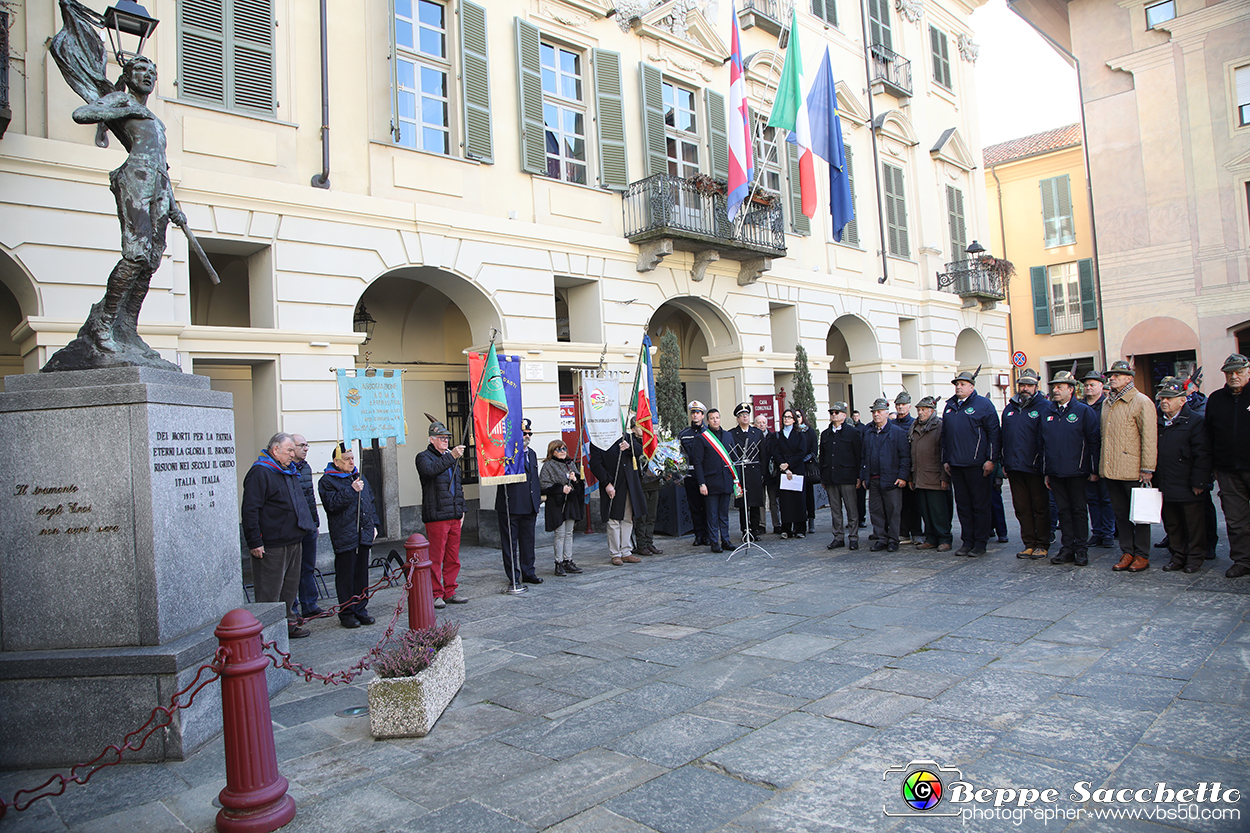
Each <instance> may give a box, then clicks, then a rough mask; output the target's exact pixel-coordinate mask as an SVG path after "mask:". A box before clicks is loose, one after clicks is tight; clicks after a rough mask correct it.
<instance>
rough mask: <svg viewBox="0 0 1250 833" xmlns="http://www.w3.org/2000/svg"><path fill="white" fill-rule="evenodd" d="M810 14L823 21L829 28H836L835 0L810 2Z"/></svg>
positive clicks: (836, 7)
mask: <svg viewBox="0 0 1250 833" xmlns="http://www.w3.org/2000/svg"><path fill="white" fill-rule="evenodd" d="M812 14H814V15H815V16H816V17H818V18H820V19H821V20H823V21H824V22H825V23H828V24H829V25H830V26H837V25H838V5H837V0H812Z"/></svg>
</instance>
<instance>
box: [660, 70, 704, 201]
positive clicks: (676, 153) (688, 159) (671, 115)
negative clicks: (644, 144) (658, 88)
mask: <svg viewBox="0 0 1250 833" xmlns="http://www.w3.org/2000/svg"><path fill="white" fill-rule="evenodd" d="M663 91H664V146H665V149H666V151H667V154H668V172H669V174H670V175H672V176H679V177H682V178H683V179H689V178H690V177H692V176H694V175H695V174H697V173H699V121H698V113H697V111H696V108H695V102H697V101H698V93H697V92H696V91H695V90H692V89H690V88H688V87H683V86H681V85H679V84H676V83H674V82H672V81H668V80H665V81H664V83H663Z"/></svg>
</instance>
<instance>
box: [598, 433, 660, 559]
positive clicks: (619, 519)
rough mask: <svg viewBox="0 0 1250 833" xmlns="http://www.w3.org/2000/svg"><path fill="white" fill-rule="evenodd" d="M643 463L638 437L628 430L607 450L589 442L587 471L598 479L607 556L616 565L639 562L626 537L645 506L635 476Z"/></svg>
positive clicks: (644, 457) (628, 538)
mask: <svg viewBox="0 0 1250 833" xmlns="http://www.w3.org/2000/svg"><path fill="white" fill-rule="evenodd" d="M633 427H634V426H633V425H631V426H630V428H631V429H632V428H633ZM646 464H647V458H646V456H645V455H644V454H643V451H642V440H640V439H639V438H638V437H636V436H634V434H633V433H632V431H631V433H628V434H623V435H622V436H621V438H620V439H619V440H617V441H616V442H614V443H613V444H612V445H610V446H609V447H608V448H607V450H603V449H600V448H599V446H597V445H595V444H594V443H591V444H590V470H591V471H592V472H594V475H595V480H597V481H599V510H600V512H601V513H602V514H601V517H602V518H603V519H604V520H605V521H606V522H607V525H608V557H609V558H610V559H611V560H612V564H613V565H615V566H617V567H619V566H621V565H622V564H637V563H638V562H639V561H642V559H641V558H639V557H638V556H636V555H634V554H633V553H631V552H630V549H632V547H631V544H630V538H632V537H633V534H634V515H635V514H637V513H638V512H639V511H641V510H642V509H643V508H644V507H645V506H646V501H647V496H646V495H645V494H643V491H642V478H641V476H640V475H639V472H640V471H641V469H642V467H643V466H645V465H646Z"/></svg>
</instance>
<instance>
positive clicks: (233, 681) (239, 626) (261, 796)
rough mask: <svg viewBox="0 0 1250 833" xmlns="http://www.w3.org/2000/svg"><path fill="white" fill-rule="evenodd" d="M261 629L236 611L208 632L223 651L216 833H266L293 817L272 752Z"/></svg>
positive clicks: (290, 800) (284, 782)
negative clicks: (222, 770)
mask: <svg viewBox="0 0 1250 833" xmlns="http://www.w3.org/2000/svg"><path fill="white" fill-rule="evenodd" d="M262 630H263V628H262V626H261V624H260V622H259V620H257V618H256V617H255V616H253V615H252V614H250V613H248V612H247V611H246V610H242V609H239V610H232V611H230V612H229V613H227V614H226V615H225V616H223V617H221V624H220V625H218V626H217V629H216V630H215V631H213V633H214V634H215V635H216V636H217V640H218V642H219V643H220V644H221V647H222V648H225V649H226V652H227V653H226V661H225V665H224V666H223V667H222V669H221V722H222V732H223V739H224V740H225V744H226V788H225V789H224V790H222V791H221V793H220V794H219V795H218V796H217V798H218V800H219V801H220V802H221V807H222V810H221V812H220V813H218V814H217V830H218V831H220V833H269V831H271V830H277V829H278V828H279V827H282V826H283V825H284V824H286V823H287V822H289V821H290V820H291V819H293V818H295V800H294V799H293V798H291V797H290V796H289V795H287V794H286V788H287V780H286V779H285V778H283V777H282V774H281V773H279V772H278V757H277V754H276V753H275V752H274V746H273V722H272V720H271V718H270V716H269V689H268V687H267V686H266V684H265V669H266V668H268V667H269V658H268V657H266V656H265V652H264V648H263V647H262V645H261V638H260V634H261V631H262Z"/></svg>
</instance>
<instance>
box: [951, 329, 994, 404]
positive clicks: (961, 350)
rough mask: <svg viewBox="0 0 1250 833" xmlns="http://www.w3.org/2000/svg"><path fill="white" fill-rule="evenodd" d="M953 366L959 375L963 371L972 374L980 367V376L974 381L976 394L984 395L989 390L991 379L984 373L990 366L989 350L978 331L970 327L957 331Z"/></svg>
mask: <svg viewBox="0 0 1250 833" xmlns="http://www.w3.org/2000/svg"><path fill="white" fill-rule="evenodd" d="M955 364H956V365H957V366H958V370H957V371H956V372H959V373H962V372H963V371H965V370H967V371H968V372H970V373H972V372H975V371H976V369H977V368H978V367H980V368H981V374H980V375H979V376H977V381H976V388H977V392H978V393H982V394H984V393H986V392H987V391H989V390H990V388H991V383H992V382H993V379H992V377H991V376H990V374H989V373H986V372H985V369H986V368H988V367H989V366H990V348H989V346H988V345H987V344H986V343H985V337H984V336H982V335H981V333H980V331H978V330H974V329H973V328H971V327H965V328H964V329H962V330H960V331H959V337H958V338H956V339H955Z"/></svg>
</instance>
